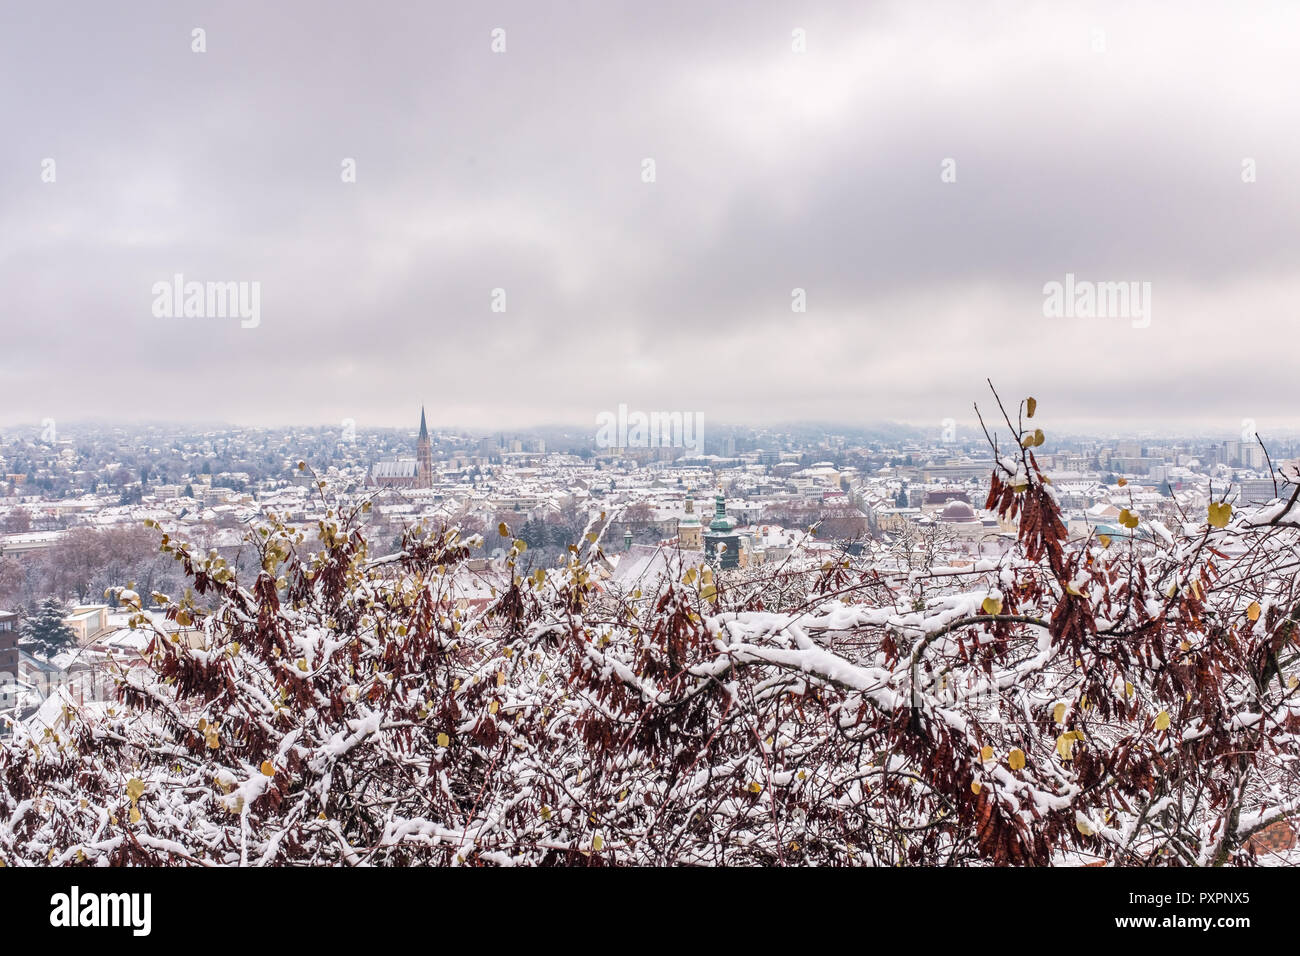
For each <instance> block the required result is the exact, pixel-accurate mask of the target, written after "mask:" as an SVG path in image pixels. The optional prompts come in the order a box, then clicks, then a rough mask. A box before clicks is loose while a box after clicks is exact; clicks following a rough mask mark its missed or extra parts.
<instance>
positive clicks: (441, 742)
mask: <svg viewBox="0 0 1300 956" xmlns="http://www.w3.org/2000/svg"><path fill="white" fill-rule="evenodd" d="M450 743H451V738H450V737H448V736H447V735H446V734H445V733H444V734H439V735H438V746H439V747H446V746H447V745H448V744H450Z"/></svg>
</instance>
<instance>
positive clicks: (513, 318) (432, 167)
mask: <svg viewBox="0 0 1300 956" xmlns="http://www.w3.org/2000/svg"><path fill="white" fill-rule="evenodd" d="M701 6H705V7H707V8H706V9H700V8H701ZM111 7H116V9H112V8H111ZM0 16H3V18H4V22H3V23H0V62H4V63H5V64H6V68H7V71H8V73H9V74H10V76H11V77H13V78H14V81H13V82H8V83H5V84H3V86H0V117H2V118H3V123H4V130H5V137H4V146H3V147H2V148H0V288H2V289H3V290H4V304H3V310H4V318H3V320H2V324H0V336H2V338H0V380H2V381H3V383H4V395H5V398H4V402H3V403H2V404H0V422H16V421H31V420H37V419H40V418H44V417H47V416H52V417H55V418H60V419H65V420H66V419H78V418H86V417H91V416H106V417H115V418H123V419H136V418H207V419H211V418H223V419H227V420H231V421H237V422H249V423H255V424H261V423H282V422H302V423H330V422H337V421H338V420H340V419H341V418H344V417H351V418H354V419H356V421H357V423H358V424H359V425H363V426H364V425H370V424H373V425H405V424H408V423H409V422H410V420H411V418H412V414H413V413H412V409H413V408H415V407H418V405H419V404H420V403H421V402H423V403H425V404H427V405H428V406H429V408H430V418H431V420H432V421H435V422H437V423H439V424H444V425H452V424H457V425H465V426H472V427H508V426H514V425H524V424H530V423H541V422H561V421H564V422H591V421H594V417H595V415H596V413H597V412H598V411H600V410H602V409H611V408H614V407H616V406H617V405H618V404H619V403H620V402H623V403H627V404H629V405H630V406H632V407H634V408H637V407H639V408H662V409H677V410H694V411H699V412H702V413H703V414H704V415H705V417H706V420H712V421H721V420H728V421H755V422H758V421H779V420H785V419H795V418H798V419H826V420H835V421H868V420H880V419H898V420H908V421H914V422H919V423H926V424H929V423H937V422H938V421H939V420H940V419H942V418H944V417H954V418H957V419H958V420H968V419H969V418H970V417H971V416H970V414H969V409H970V404H971V402H972V401H973V400H976V399H983V396H984V388H985V387H984V384H983V382H984V379H985V377H992V378H993V379H994V380H995V381H996V382H997V383H999V385H1000V386H1001V387H1002V388H1003V389H1004V390H1005V391H1006V392H1007V393H1009V394H1011V395H1019V394H1024V393H1028V392H1033V393H1034V394H1036V395H1037V396H1039V398H1040V399H1041V400H1043V403H1044V412H1048V411H1049V410H1050V411H1052V412H1055V413H1056V415H1057V416H1058V420H1059V421H1070V422H1076V423H1082V422H1096V423H1101V424H1104V425H1112V426H1114V427H1131V428H1132V429H1135V430H1136V429H1139V428H1142V427H1146V426H1148V425H1150V424H1152V423H1172V424H1203V425H1204V427H1205V428H1206V429H1207V430H1208V429H1211V428H1213V429H1219V428H1227V429H1230V430H1235V428H1236V427H1237V423H1239V422H1240V420H1241V419H1242V418H1243V417H1252V418H1255V419H1256V420H1258V421H1259V422H1261V424H1264V423H1269V424H1272V425H1279V424H1298V423H1300V408H1297V404H1296V402H1295V401H1294V398H1293V395H1294V388H1293V385H1292V383H1293V381H1294V378H1295V368H1296V362H1295V358H1294V351H1295V350H1294V348H1293V345H1292V343H1293V342H1294V340H1295V337H1294V332H1293V327H1294V318H1293V316H1294V314H1295V311H1296V308H1297V303H1298V302H1300V296H1298V295H1297V293H1300V267H1298V265H1297V264H1298V263H1300V230H1298V229H1297V228H1296V226H1297V225H1298V224H1300V215H1298V214H1300V190H1297V186H1296V184H1297V182H1298V181H1300V180H1298V178H1297V177H1298V176H1300V142H1298V141H1297V133H1296V129H1297V126H1296V119H1297V116H1296V107H1295V102H1294V92H1295V90H1296V89H1297V88H1300V83H1298V82H1297V81H1298V80H1300V61H1297V59H1296V58H1295V56H1294V51H1293V39H1294V37H1295V36H1297V35H1300V7H1296V6H1295V5H1294V4H1290V3H1285V2H1278V3H1256V4H1249V3H1247V4H1238V5H1234V6H1233V7H1231V8H1226V7H1223V6H1222V5H1221V4H1210V3H1188V2H1177V3H1175V2H1171V3H1164V4H1159V3H1153V4H1142V5H1134V4H1131V3H1115V4H1090V5H1088V8H1087V9H1086V10H1084V9H1080V8H1075V7H1073V6H1067V5H1063V4H1060V3H1028V2H1026V3H1006V4H992V5H990V4H970V3H963V2H953V3H949V4H942V3H936V4H925V5H920V4H911V3H897V4H890V3H885V4H871V5H864V4H861V3H847V2H846V3H828V2H812V3H808V4H793V5H792V4H788V3H751V2H747V3H743V4H741V3H717V4H707V5H701V4H699V3H697V2H667V3H656V4H644V5H635V6H634V5H624V4H618V5H615V4H608V3H601V2H594V0H593V2H586V3H562V2H559V0H556V2H553V3H536V2H517V3H503V4H456V5H452V4H418V5H417V4H397V3H376V4H363V5H357V4H345V3H333V2H330V3H319V2H313V3H307V2H300V3H280V4H275V5H267V4H258V3H251V2H249V3H231V4H223V5H221V6H220V7H219V8H216V9H209V8H208V6H207V5H204V4H190V5H186V4H184V3H155V4H149V3H140V4H135V5H126V6H119V5H106V4H97V3H90V2H85V3H76V4H71V3H69V4H58V3H52V4H40V5H30V4H28V5H22V6H21V8H19V7H17V5H10V7H9V8H8V9H6V11H5V12H4V13H3V14H0ZM195 27H201V28H202V29H203V30H204V31H205V33H206V45H207V52H205V53H201V54H200V53H194V52H192V50H191V42H192V39H191V31H192V30H193V29H194V28H195ZM495 28H501V29H504V30H505V38H506V52H504V53H493V52H492V50H491V43H492V36H491V33H492V30H493V29H495ZM796 29H801V30H803V31H804V35H805V36H806V44H807V50H806V52H805V53H802V54H799V53H795V52H794V51H793V50H792V31H794V30H796ZM1098 48H1100V49H1098ZM46 158H52V159H53V160H54V161H55V164H56V166H55V168H56V175H57V178H56V181H55V182H53V183H46V182H42V178H41V174H42V161H43V160H44V159H46ZM345 158H354V159H355V161H356V168H357V181H356V182H355V183H344V182H342V180H341V176H340V171H341V163H342V162H343V160H344V159H345ZM646 158H652V159H653V160H654V163H655V172H656V179H655V181H654V182H653V183H646V182H643V181H642V167H643V160H644V159H646ZM946 159H952V160H954V161H955V169H956V181H955V182H944V181H942V178H941V171H942V168H943V163H944V161H945V160H946ZM1247 159H1249V160H1252V161H1253V162H1254V164H1255V169H1256V176H1257V181H1255V182H1252V183H1246V182H1243V179H1242V169H1243V161H1244V160H1247ZM1067 272H1072V273H1075V274H1076V275H1077V276H1079V277H1080V278H1084V279H1092V280H1096V281H1147V282H1150V283H1151V284H1152V290H1153V296H1152V298H1153V303H1152V305H1153V310H1152V322H1151V326H1150V328H1145V329H1138V328H1133V327H1132V324H1131V323H1130V322H1129V321H1128V320H1127V319H1124V318H1114V319H1069V320H1067V319H1046V318H1044V317H1043V312H1042V304H1043V285H1044V283H1047V282H1050V281H1060V280H1062V279H1063V278H1064V276H1065V274H1066V273H1067ZM176 273H182V274H184V275H185V276H186V278H187V279H195V280H200V281H204V280H213V281H218V280H220V281H225V280H235V281H249V282H252V281H256V282H260V283H261V297H262V317H261V324H260V325H259V326H258V327H257V328H255V329H241V328H240V324H239V322H238V320H237V319H196V318H190V319H159V318H156V317H154V315H153V314H152V312H151V308H150V306H151V302H152V294H151V289H152V287H153V284H154V283H155V282H158V281H160V280H169V279H170V278H171V277H172V276H173V275H174V274H176ZM796 287H797V288H802V289H805V290H806V296H807V311H806V312H804V313H795V312H792V311H791V290H792V289H794V288H796ZM497 288H502V289H505V290H506V296H507V300H506V301H507V311H506V312H504V313H497V312H493V311H492V310H491V308H490V305H491V295H492V290H493V289H497Z"/></svg>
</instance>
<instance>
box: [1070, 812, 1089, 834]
mask: <svg viewBox="0 0 1300 956" xmlns="http://www.w3.org/2000/svg"><path fill="white" fill-rule="evenodd" d="M1074 825H1075V826H1076V827H1078V828H1079V832H1080V833H1082V834H1083V835H1084V836H1092V827H1090V826H1088V821H1087V820H1085V819H1083V817H1075V818H1074Z"/></svg>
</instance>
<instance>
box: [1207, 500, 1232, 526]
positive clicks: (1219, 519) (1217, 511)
mask: <svg viewBox="0 0 1300 956" xmlns="http://www.w3.org/2000/svg"><path fill="white" fill-rule="evenodd" d="M1209 512H1210V514H1209V520H1210V525H1211V526H1213V527H1215V528H1226V527H1227V526H1228V521H1229V520H1230V519H1231V518H1232V505H1230V504H1228V503H1227V502H1226V501H1212V502H1210V508H1209Z"/></svg>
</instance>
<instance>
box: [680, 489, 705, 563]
mask: <svg viewBox="0 0 1300 956" xmlns="http://www.w3.org/2000/svg"><path fill="white" fill-rule="evenodd" d="M703 534H704V528H703V527H702V526H701V525H700V517H699V515H697V514H696V513H695V495H694V493H693V492H691V491H690V490H687V492H686V516H685V517H684V518H682V520H681V521H679V522H677V546H678V547H679V548H681V549H682V550H683V551H703V550H704V538H703Z"/></svg>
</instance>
